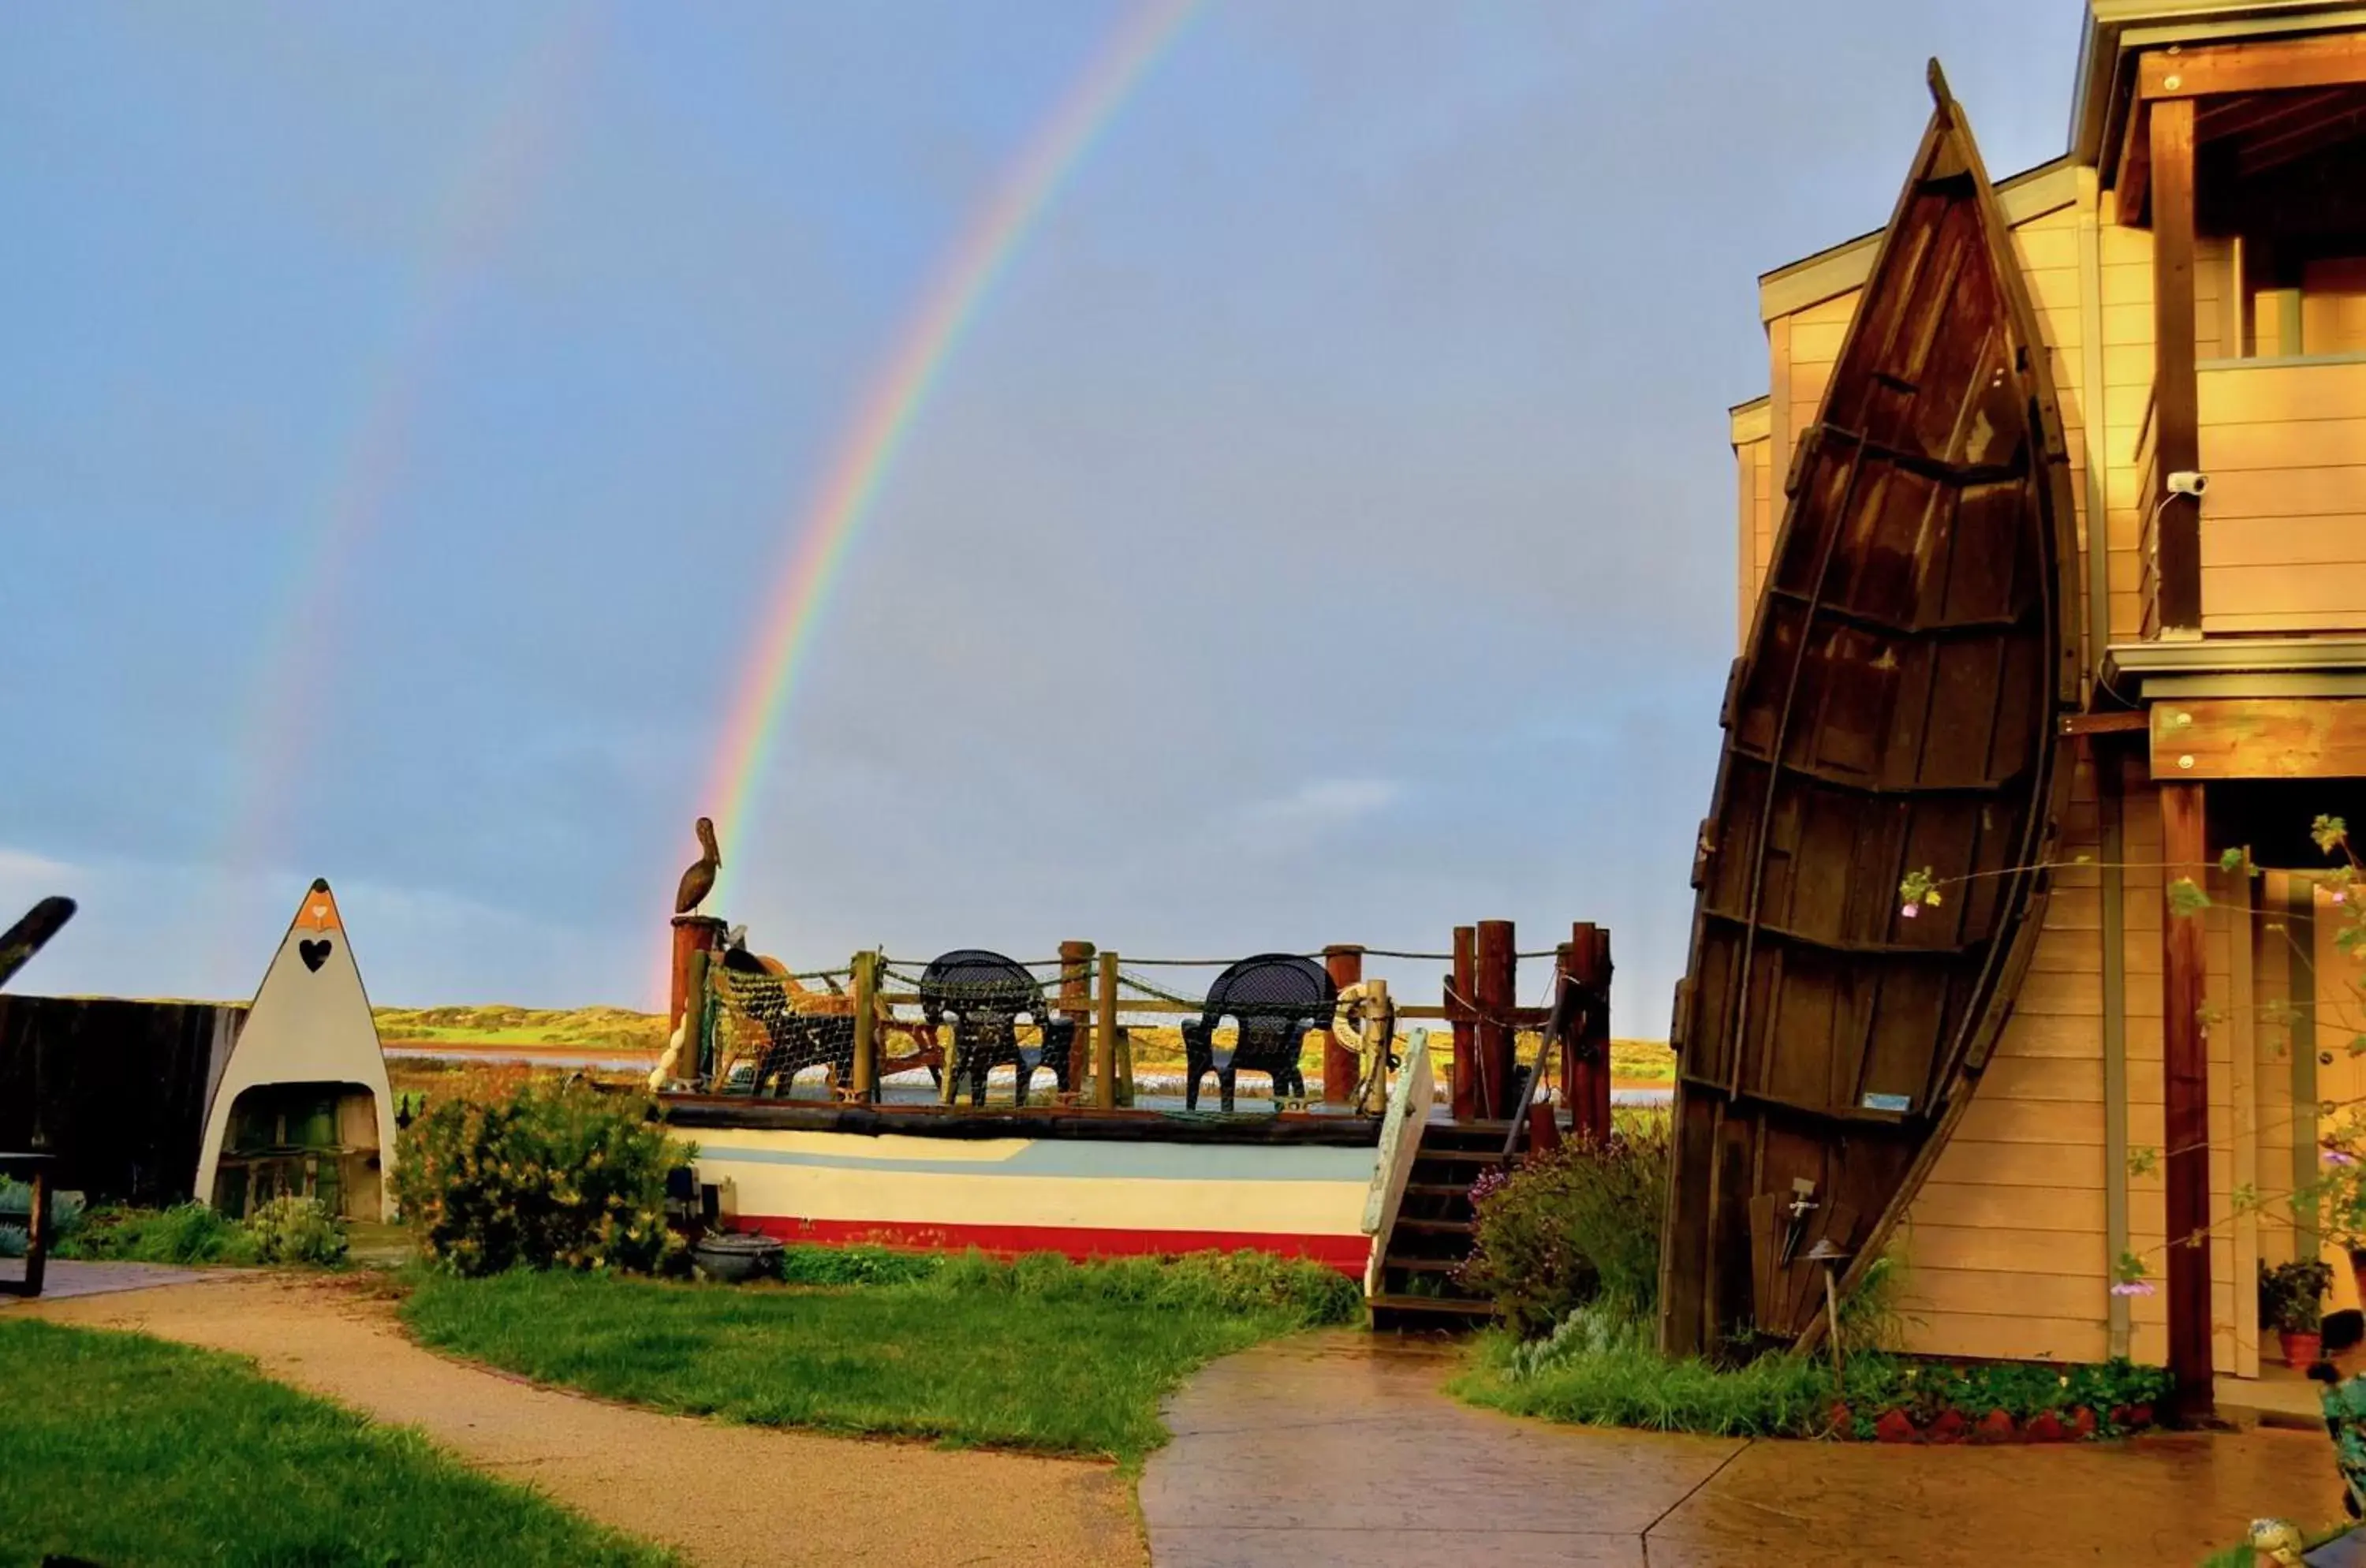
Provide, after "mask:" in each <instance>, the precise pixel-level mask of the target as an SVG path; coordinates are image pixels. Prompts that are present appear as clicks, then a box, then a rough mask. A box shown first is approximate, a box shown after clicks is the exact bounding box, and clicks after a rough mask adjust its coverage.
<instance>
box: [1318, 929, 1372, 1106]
mask: <svg viewBox="0 0 2366 1568" xmlns="http://www.w3.org/2000/svg"><path fill="white" fill-rule="evenodd" d="M1323 966H1324V968H1325V969H1327V970H1329V971H1330V972H1331V983H1332V985H1334V986H1335V987H1337V988H1339V989H1340V990H1343V991H1344V990H1346V988H1347V987H1350V986H1352V985H1355V984H1356V983H1357V982H1358V981H1359V980H1361V979H1362V978H1363V977H1364V950H1363V949H1362V948H1361V947H1358V946H1354V945H1352V944H1347V943H1335V944H1334V945H1332V946H1329V947H1325V948H1324V950H1323ZM1361 1065H1362V1064H1360V1063H1359V1062H1358V1060H1357V1059H1356V1053H1354V1052H1353V1051H1350V1050H1348V1049H1347V1048H1346V1046H1345V1045H1342V1044H1340V1043H1339V1037H1338V1036H1337V1035H1335V1034H1334V1033H1332V1032H1331V1030H1330V1027H1329V1026H1328V1025H1325V1026H1324V1030H1323V1103H1324V1104H1325V1105H1345V1104H1346V1103H1347V1101H1348V1100H1351V1099H1353V1098H1354V1097H1355V1093H1356V1074H1357V1070H1358V1067H1359V1066H1361Z"/></svg>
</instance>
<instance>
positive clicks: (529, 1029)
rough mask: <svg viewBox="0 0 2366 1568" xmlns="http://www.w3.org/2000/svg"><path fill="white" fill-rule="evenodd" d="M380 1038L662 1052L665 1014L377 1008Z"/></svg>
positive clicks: (499, 1006) (493, 1006) (486, 1007)
mask: <svg viewBox="0 0 2366 1568" xmlns="http://www.w3.org/2000/svg"><path fill="white" fill-rule="evenodd" d="M372 1011H373V1012H374V1013H375V1014H376V1015H377V1032H378V1038H379V1039H380V1040H382V1041H384V1042H385V1043H388V1044H389V1045H394V1044H400V1043H407V1042H413V1041H416V1042H430V1041H442V1042H445V1043H453V1044H489V1045H569V1046H573V1047H575V1048H576V1049H578V1050H592V1051H662V1050H663V1049H665V1037H666V1021H665V1017H664V1015H663V1014H661V1013H651V1012H635V1011H633V1010H631V1009H629V1008H609V1007H594V1008H566V1009H555V1008H522V1007H511V1006H508V1005H506V1004H504V1003H501V1002H493V1003H489V1004H486V1005H483V1006H474V1007H440V1008H375V1009H372Z"/></svg>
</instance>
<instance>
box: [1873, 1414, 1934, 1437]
mask: <svg viewBox="0 0 2366 1568" xmlns="http://www.w3.org/2000/svg"><path fill="white" fill-rule="evenodd" d="M1873 1436H1874V1439H1875V1440H1876V1442H1884V1443H1914V1442H1920V1441H1921V1438H1922V1435H1921V1433H1920V1432H1917V1431H1916V1430H1915V1429H1914V1422H1913V1420H1912V1418H1911V1417H1910V1416H1908V1415H1907V1414H1906V1412H1904V1411H1903V1410H1885V1411H1883V1412H1882V1413H1881V1419H1880V1420H1878V1421H1876V1422H1875V1423H1874V1424H1873Z"/></svg>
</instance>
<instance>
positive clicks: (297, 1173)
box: [197, 881, 395, 1220]
mask: <svg viewBox="0 0 2366 1568" xmlns="http://www.w3.org/2000/svg"><path fill="white" fill-rule="evenodd" d="M394 1146H395V1145H394V1097H393V1095H392V1094H391V1093H389V1090H388V1089H387V1082H386V1056H385V1055H384V1053H383V1051H382V1050H381V1049H380V1048H379V1045H378V1038H377V1023H376V1022H375V1021H372V1019H371V1017H370V1007H369V998H368V997H367V996H366V994H364V992H363V990H362V976H361V971H360V969H358V968H357V967H355V964H354V955H353V951H352V948H351V947H350V946H349V945H348V943H347V942H346V940H345V927H344V919H342V918H341V917H340V916H339V915H338V913H337V900H336V898H335V897H334V896H333V895H332V894H331V893H330V891H329V885H328V883H327V882H325V881H316V882H314V883H313V884H312V886H311V888H310V891H309V892H307V893H306V894H305V895H304V902H303V904H302V906H301V907H300V908H298V909H297V911H296V919H295V920H294V921H293V922H292V923H291V924H290V925H289V926H288V928H287V936H285V937H284V938H282V939H281V941H280V943H279V952H278V953H277V955H276V956H275V957H274V958H273V959H272V961H271V967H270V968H269V969H268V970H267V971H265V974H264V976H263V988H262V989H261V990H259V991H257V992H256V993H255V996H254V1006H253V1007H252V1008H251V1009H250V1010H248V1012H247V1017H246V1026H245V1027H244V1028H243V1029H242V1030H241V1031H240V1032H239V1035H238V1042H237V1043H236V1044H234V1045H233V1046H231V1054H230V1060H229V1062H228V1063H226V1064H225V1065H224V1066H223V1068H222V1074H221V1080H220V1082H219V1083H218V1084H216V1085H215V1086H214V1090H213V1098H212V1100H211V1102H210V1103H209V1105H208V1108H207V1111H206V1134H205V1141H204V1142H203V1143H202V1144H200V1145H198V1147H197V1198H198V1200H199V1201H203V1202H208V1203H211V1204H212V1205H214V1207H216V1208H218V1209H220V1210H221V1211H223V1212H224V1213H229V1214H231V1215H239V1214H243V1213H248V1212H249V1211H250V1210H252V1209H254V1207H256V1206H257V1205H259V1204H262V1203H265V1202H267V1201H270V1200H271V1199H273V1198H276V1197H279V1196H282V1195H284V1194H291V1193H292V1194H298V1195H302V1196H306V1197H313V1198H318V1199H319V1200H320V1201H321V1202H322V1203H323V1204H325V1205H327V1207H328V1208H329V1209H330V1210H331V1211H332V1212H333V1213H341V1214H344V1215H345V1216H346V1217H347V1218H350V1219H358V1220H376V1219H379V1218H382V1217H385V1215H386V1214H388V1213H390V1212H391V1209H392V1207H393V1205H392V1203H391V1201H390V1195H389V1191H388V1178H389V1175H390V1174H391V1172H392V1169H393V1165H394Z"/></svg>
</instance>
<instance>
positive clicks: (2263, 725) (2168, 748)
mask: <svg viewBox="0 0 2366 1568" xmlns="http://www.w3.org/2000/svg"><path fill="white" fill-rule="evenodd" d="M2152 773H2153V777H2155V778H2157V779H2162V780H2176V781H2178V782H2180V783H2198V782H2200V781H2201V780H2203V779H2347V778H2357V777H2359V776H2360V775H2361V774H2366V697H2314V698H2311V697H2214V698H2211V699H2208V700H2205V701H2193V702H2162V703H2156V704H2154V705H2153V709H2152Z"/></svg>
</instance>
